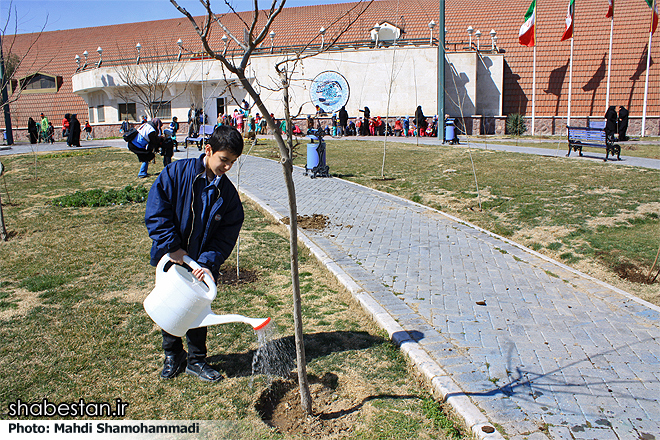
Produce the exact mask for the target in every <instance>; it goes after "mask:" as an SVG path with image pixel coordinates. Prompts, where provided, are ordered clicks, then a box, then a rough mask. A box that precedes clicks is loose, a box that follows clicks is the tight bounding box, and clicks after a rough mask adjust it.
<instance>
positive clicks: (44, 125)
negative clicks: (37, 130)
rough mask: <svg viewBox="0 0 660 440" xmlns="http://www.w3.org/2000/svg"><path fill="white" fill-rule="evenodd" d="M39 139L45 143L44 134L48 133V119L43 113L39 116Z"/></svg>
mask: <svg viewBox="0 0 660 440" xmlns="http://www.w3.org/2000/svg"><path fill="white" fill-rule="evenodd" d="M39 125H41V138H42V139H43V140H44V142H46V133H48V118H47V117H46V115H44V114H43V113H42V114H41V122H40V123H39ZM40 140H41V139H40Z"/></svg>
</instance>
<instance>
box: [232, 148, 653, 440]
mask: <svg viewBox="0 0 660 440" xmlns="http://www.w3.org/2000/svg"><path fill="white" fill-rule="evenodd" d="M238 169H239V167H238V166H235V167H234V169H233V170H232V172H231V176H232V178H233V179H234V180H235V179H236V173H237V172H238ZM240 170H241V171H240V190H241V191H242V192H244V193H245V194H247V195H248V196H249V197H251V198H252V199H254V200H255V201H256V202H258V203H259V204H260V205H262V206H263V207H264V208H266V209H267V210H269V211H270V212H272V213H273V214H274V215H275V216H288V207H287V202H286V200H287V199H286V190H285V186H284V179H283V176H282V170H281V167H280V165H279V163H277V162H274V161H270V160H266V159H260V158H255V157H249V156H248V157H245V158H244V162H243V163H242V165H241V167H240ZM302 171H303V170H301V169H300V168H296V170H295V171H294V178H295V184H296V191H297V200H298V210H299V214H300V215H312V214H325V215H327V216H328V217H329V219H330V225H329V226H328V227H327V228H326V229H324V230H323V231H320V232H313V231H309V230H305V231H302V232H303V233H304V236H305V237H306V240H308V244H309V245H310V246H311V247H312V248H314V249H315V250H316V253H317V255H318V256H319V258H321V259H322V261H324V263H325V264H326V265H327V266H328V267H329V268H330V269H331V270H333V271H334V272H335V273H337V274H338V275H340V279H341V280H342V281H343V282H344V283H345V284H346V285H347V287H349V289H350V290H351V291H352V292H353V294H354V295H355V296H356V298H358V299H359V300H360V301H361V302H362V304H363V305H364V306H365V308H366V309H367V310H368V311H369V312H370V313H372V314H373V315H374V317H375V318H376V319H377V321H379V322H380V323H381V324H383V325H384V326H385V327H388V326H389V328H387V329H388V332H390V334H391V335H392V337H393V338H394V339H395V340H397V341H398V342H399V343H401V344H402V348H403V349H404V351H406V352H407V353H408V354H409V355H411V359H412V360H413V362H414V363H415V364H417V367H418V368H419V369H420V371H422V374H424V375H425V376H426V377H427V379H428V380H429V381H431V383H432V384H433V385H434V387H435V389H436V390H438V391H440V392H441V393H442V394H444V397H445V398H446V399H448V401H450V402H457V403H456V404H455V407H457V409H458V411H459V412H460V413H461V414H462V415H463V416H464V417H465V418H466V420H467V422H468V424H469V425H471V427H472V429H473V431H474V432H475V433H477V434H478V436H479V437H482V438H501V436H500V434H498V432H497V431H496V432H495V433H492V434H487V433H485V432H484V431H482V430H481V429H479V428H480V427H481V426H484V425H485V424H489V423H490V424H493V425H495V426H498V425H499V427H500V429H501V430H502V431H503V432H504V434H505V435H506V436H508V437H509V438H511V439H523V438H527V439H545V438H551V439H592V438H594V439H599V440H604V439H645V440H650V439H659V440H660V403H659V402H658V396H659V395H660V308H658V307H656V306H653V305H651V304H648V303H645V302H643V301H641V300H638V299H636V298H634V297H632V296H631V295H628V294H627V293H626V292H623V291H620V290H618V289H616V288H614V287H612V286H609V285H607V284H605V283H602V282H600V281H598V280H595V279H593V278H591V277H589V276H587V275H584V274H581V273H579V272H576V271H574V270H572V269H570V268H568V267H567V266H565V265H562V264H561V263H558V262H556V261H553V260H550V259H548V258H546V257H544V256H542V255H540V254H538V253H536V252H534V251H532V250H530V249H527V248H524V247H522V246H520V245H517V244H516V243H513V242H511V241H509V240H506V239H504V238H502V237H498V236H495V235H493V234H490V233H488V232H487V231H483V230H481V229H479V228H477V227H475V226H472V225H469V224H466V223H464V222H462V221H460V220H458V219H456V218H453V217H451V216H448V215H446V214H443V213H441V212H438V211H435V210H432V209H429V208H426V207H424V206H421V205H418V204H416V203H413V202H410V201H407V200H404V199H400V198H398V197H395V196H392V195H389V194H386V193H382V192H378V191H375V190H371V189H368V188H365V187H363V186H360V185H356V184H353V183H350V182H347V181H343V180H340V179H336V178H317V179H311V178H309V177H306V176H303V174H302ZM305 237H304V238H305ZM396 328H400V329H401V330H402V331H399V332H396V331H395V329H396ZM461 399H463V400H461ZM483 414H485V416H486V420H485V423H484V419H483Z"/></svg>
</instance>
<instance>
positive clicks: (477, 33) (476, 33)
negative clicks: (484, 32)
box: [474, 30, 481, 50]
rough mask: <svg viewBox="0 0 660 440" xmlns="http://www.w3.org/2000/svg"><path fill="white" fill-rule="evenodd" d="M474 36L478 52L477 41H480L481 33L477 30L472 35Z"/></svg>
mask: <svg viewBox="0 0 660 440" xmlns="http://www.w3.org/2000/svg"><path fill="white" fill-rule="evenodd" d="M474 36H475V37H477V50H479V40H480V39H481V31H480V30H477V32H475V33H474Z"/></svg>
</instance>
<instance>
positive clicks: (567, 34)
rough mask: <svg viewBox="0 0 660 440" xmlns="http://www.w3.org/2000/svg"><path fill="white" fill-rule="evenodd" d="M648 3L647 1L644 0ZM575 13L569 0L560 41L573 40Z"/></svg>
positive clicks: (573, 0)
mask: <svg viewBox="0 0 660 440" xmlns="http://www.w3.org/2000/svg"><path fill="white" fill-rule="evenodd" d="M646 1H649V0H646ZM651 1H653V0H651ZM574 12H575V0H570V2H569V3H568V11H566V30H565V31H564V34H563V35H562V36H561V41H564V40H568V39H569V38H573V13H574Z"/></svg>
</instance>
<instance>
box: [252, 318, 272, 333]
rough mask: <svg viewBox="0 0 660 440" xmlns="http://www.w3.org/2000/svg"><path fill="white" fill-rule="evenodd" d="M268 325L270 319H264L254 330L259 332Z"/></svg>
mask: <svg viewBox="0 0 660 440" xmlns="http://www.w3.org/2000/svg"><path fill="white" fill-rule="evenodd" d="M268 324H270V318H266V320H265V321H264V322H262V323H261V324H259V325H258V326H256V327H254V329H255V330H261V329H262V328H264V327H266V326H267V325H268Z"/></svg>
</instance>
